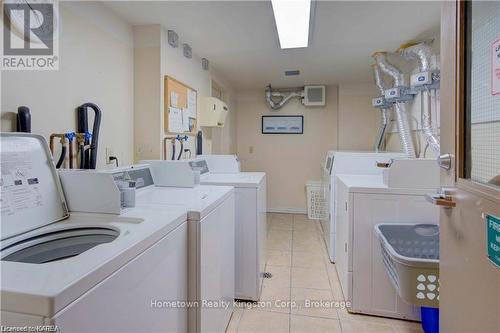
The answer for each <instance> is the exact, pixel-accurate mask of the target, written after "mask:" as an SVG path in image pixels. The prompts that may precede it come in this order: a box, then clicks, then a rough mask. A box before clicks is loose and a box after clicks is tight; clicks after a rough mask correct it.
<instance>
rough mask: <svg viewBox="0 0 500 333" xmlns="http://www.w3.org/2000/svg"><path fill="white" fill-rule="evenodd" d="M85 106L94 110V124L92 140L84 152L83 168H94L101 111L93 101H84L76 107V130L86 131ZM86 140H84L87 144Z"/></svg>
mask: <svg viewBox="0 0 500 333" xmlns="http://www.w3.org/2000/svg"><path fill="white" fill-rule="evenodd" d="M87 108H91V109H92V110H93V111H94V125H93V126H92V140H90V148H89V149H88V150H90V152H86V153H85V169H95V168H96V164H97V148H98V144H99V128H100V126H101V117H102V112H101V109H99V107H98V106H97V105H96V104H94V103H84V104H82V105H80V107H78V132H80V133H87V131H88V118H87ZM87 143H88V142H86V145H87Z"/></svg>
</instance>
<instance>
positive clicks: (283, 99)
mask: <svg viewBox="0 0 500 333" xmlns="http://www.w3.org/2000/svg"><path fill="white" fill-rule="evenodd" d="M274 97H278V98H280V101H279V102H275V101H274V100H273V98H274ZM294 97H299V98H302V97H303V92H295V91H292V92H289V93H288V94H284V93H282V92H279V91H273V90H272V88H271V85H269V86H267V87H266V101H267V103H268V104H269V106H270V107H271V109H273V110H279V109H281V108H282V107H283V105H285V104H286V103H287V102H288V101H289V100H290V99H292V98H294Z"/></svg>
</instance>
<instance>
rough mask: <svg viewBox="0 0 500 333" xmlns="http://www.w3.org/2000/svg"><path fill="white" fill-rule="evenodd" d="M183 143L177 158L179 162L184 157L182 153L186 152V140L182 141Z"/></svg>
mask: <svg viewBox="0 0 500 333" xmlns="http://www.w3.org/2000/svg"><path fill="white" fill-rule="evenodd" d="M180 142H181V149H179V155H178V156H177V160H180V159H181V157H182V153H183V152H184V140H182V139H181V140H180Z"/></svg>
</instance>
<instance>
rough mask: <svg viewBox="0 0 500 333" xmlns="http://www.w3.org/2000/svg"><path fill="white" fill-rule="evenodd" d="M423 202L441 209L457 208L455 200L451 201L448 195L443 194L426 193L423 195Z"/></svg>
mask: <svg viewBox="0 0 500 333" xmlns="http://www.w3.org/2000/svg"><path fill="white" fill-rule="evenodd" d="M425 200H427V201H428V202H430V203H431V204H433V205H436V206H441V207H443V208H453V207H456V206H457V203H456V202H455V200H453V198H452V197H451V196H450V195H448V194H444V193H427V194H425Z"/></svg>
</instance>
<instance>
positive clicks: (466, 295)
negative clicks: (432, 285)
mask: <svg viewBox="0 0 500 333" xmlns="http://www.w3.org/2000/svg"><path fill="white" fill-rule="evenodd" d="M441 14H442V20H441V78H442V81H441V119H442V121H441V153H442V154H443V153H449V154H450V156H451V159H450V160H449V161H450V162H451V163H450V164H449V166H450V168H449V170H446V163H442V168H443V169H442V170H441V185H442V186H443V187H448V188H449V189H450V195H451V200H452V202H454V203H455V204H456V206H455V207H453V208H444V207H443V208H441V212H440V228H441V239H440V242H441V258H440V319H441V322H440V325H441V332H499V331H500V269H499V267H498V266H496V265H495V264H494V263H492V262H491V261H490V260H489V259H488V253H487V247H488V245H490V242H488V241H487V236H486V235H487V229H486V226H487V220H488V216H489V215H490V216H496V217H500V182H499V178H500V93H496V87H497V85H498V80H500V68H498V67H497V68H496V70H495V67H496V66H498V62H500V58H498V59H497V58H496V57H497V55H498V53H496V52H500V47H498V48H497V47H496V46H495V45H496V44H498V40H499V39H500V2H493V1H492V2H483V1H474V2H467V3H464V2H453V1H451V2H445V3H444V4H443V8H442V13H441ZM443 160H444V161H446V158H444V159H443ZM497 241H498V239H497ZM491 244H493V243H491ZM491 248H494V245H491ZM497 255H500V253H499V252H497Z"/></svg>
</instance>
